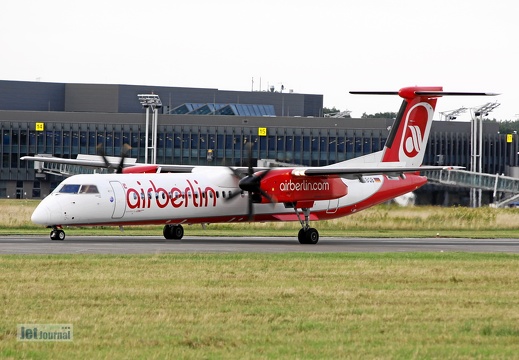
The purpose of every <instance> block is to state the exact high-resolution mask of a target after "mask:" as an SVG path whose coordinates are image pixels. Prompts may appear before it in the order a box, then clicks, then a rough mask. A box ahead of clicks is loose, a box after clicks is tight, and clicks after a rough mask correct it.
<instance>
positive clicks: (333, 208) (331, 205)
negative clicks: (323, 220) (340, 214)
mask: <svg viewBox="0 0 519 360" xmlns="http://www.w3.org/2000/svg"><path fill="white" fill-rule="evenodd" d="M338 208H339V199H333V200H330V201H329V202H328V209H326V213H328V214H335V213H336V212H337V209H338Z"/></svg>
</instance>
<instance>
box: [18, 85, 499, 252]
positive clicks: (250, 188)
mask: <svg viewBox="0 0 519 360" xmlns="http://www.w3.org/2000/svg"><path fill="white" fill-rule="evenodd" d="M351 93H352V94H377V95H399V96H400V97H402V98H403V102H402V106H401V107H400V110H399V112H398V115H397V117H396V120H395V123H394V125H393V127H392V128H391V131H390V133H389V136H388V139H387V141H386V144H385V145H384V148H383V149H382V150H381V151H379V152H376V153H373V154H369V155H364V156H361V157H358V158H355V159H351V160H347V161H343V162H339V163H336V164H333V165H329V166H323V167H304V166H301V167H291V168H254V167H252V165H251V164H250V161H249V166H248V167H225V166H176V165H155V164H153V165H149V164H148V165H144V164H141V165H139V164H130V165H128V164H125V162H124V156H122V157H121V159H120V161H119V162H115V163H114V162H112V161H110V160H109V159H108V158H107V157H105V156H104V155H102V160H103V162H104V164H105V166H106V167H108V168H109V169H110V168H113V169H114V170H115V172H114V173H109V174H91V175H75V176H71V177H69V178H67V179H65V180H64V181H63V182H61V183H60V184H59V185H58V186H57V187H56V189H55V190H54V191H53V192H52V193H51V194H49V195H48V196H47V197H46V198H45V199H43V200H42V201H41V203H40V204H39V205H38V207H37V208H36V209H35V210H34V213H33V214H32V217H31V220H32V221H33V222H34V223H36V224H40V225H43V226H47V227H49V228H51V229H52V230H51V233H50V238H51V239H52V240H64V239H65V232H64V230H63V226H101V225H102V226H106V225H114V226H120V227H123V226H127V225H140V224H161V225H164V228H163V235H164V237H165V238H166V239H177V240H179V239H182V237H183V236H184V228H183V225H186V224H209V223H236V222H266V221H299V223H300V224H301V229H300V230H299V233H298V236H297V237H298V240H299V242H300V243H301V244H316V243H317V242H318V240H319V233H318V231H317V230H316V229H315V228H313V227H311V226H310V221H317V220H326V219H333V218H338V217H342V216H346V215H350V214H354V213H356V212H358V211H361V210H363V209H366V208H369V207H371V206H373V205H376V204H379V203H382V202H385V201H388V200H390V199H393V198H395V197H397V196H400V195H403V194H406V193H408V192H410V191H413V190H416V189H418V188H419V187H421V186H422V185H424V184H425V183H426V182H427V178H426V177H424V176H421V175H420V173H419V172H420V171H422V170H443V169H448V168H449V167H442V166H421V165H422V161H423V158H424V153H425V147H426V144H427V140H428V137H429V132H430V129H431V124H432V118H433V113H434V108H435V106H436V102H437V99H438V98H439V97H442V96H447V95H495V94H490V93H461V92H444V91H443V89H442V87H407V88H402V89H401V90H400V91H398V92H376V91H375V92H372V91H368V92H364V91H360V92H359V91H357V92H351ZM249 154H250V151H249ZM22 159H23V160H39V161H46V162H53V161H54V162H61V163H69V164H79V165H87V166H93V164H92V162H89V161H82V160H77V159H76V160H74V159H59V158H41V157H38V156H36V157H31V156H26V157H23V158H22ZM98 165H99V164H96V166H98Z"/></svg>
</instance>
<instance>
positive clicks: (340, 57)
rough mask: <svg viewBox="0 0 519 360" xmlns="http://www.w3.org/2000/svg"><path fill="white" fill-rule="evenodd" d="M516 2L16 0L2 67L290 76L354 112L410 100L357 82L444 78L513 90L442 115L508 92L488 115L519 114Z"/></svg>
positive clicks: (383, 85)
mask: <svg viewBox="0 0 519 360" xmlns="http://www.w3.org/2000/svg"><path fill="white" fill-rule="evenodd" d="M516 14H517V12H516V11H515V10H514V8H513V2H510V1H505V0H494V1H488V0H435V1H416V0H392V1H388V0H362V1H359V0H320V1H315V0H313V1H309V0H261V1H245V0H219V1H218V0H189V1H186V0H176V1H171V0H155V1H135V0H89V1H70V0H46V1H41V0H17V1H9V2H4V3H3V4H2V10H1V11H0V79H1V80H21V81H44V82H66V83H101V84H105V83H106V84H136V85H157V86H181V87H205V88H218V89H220V90H238V91H250V90H254V91H259V90H263V91H265V90H267V88H268V87H269V86H274V87H275V88H276V89H277V90H280V88H281V85H283V86H284V88H285V91H288V90H289V89H291V90H293V91H294V92H296V93H307V94H322V95H324V106H325V107H334V106H335V107H336V108H338V109H340V110H350V111H352V113H351V115H352V117H360V116H361V115H362V114H363V113H364V112H366V113H368V114H373V113H376V112H387V111H394V112H397V111H398V108H399V106H400V102H401V99H399V98H398V97H396V96H395V97H392V96H364V95H350V94H349V93H348V92H349V91H351V90H384V91H395V90H398V89H400V88H402V87H406V86H414V85H420V86H443V88H444V90H446V91H478V92H496V93H500V94H501V95H499V96H496V97H488V98H487V97H461V98H460V97H448V98H446V97H444V98H441V99H440V100H439V101H438V105H437V108H436V112H437V113H436V115H435V119H439V118H440V115H439V114H438V113H439V112H446V111H450V110H455V109H458V108H460V107H466V108H475V107H479V106H481V105H484V104H486V103H488V102H495V101H497V102H498V103H499V104H500V105H499V106H498V107H497V108H496V109H495V110H494V111H493V112H492V114H491V115H489V117H490V118H496V119H498V120H516V119H519V87H518V85H519V71H518V63H519V62H518V60H519V29H518V26H517V16H516ZM253 79H254V83H253ZM260 84H261V89H260ZM458 119H460V120H469V119H470V111H467V112H466V113H465V114H463V115H460V116H459V118H458Z"/></svg>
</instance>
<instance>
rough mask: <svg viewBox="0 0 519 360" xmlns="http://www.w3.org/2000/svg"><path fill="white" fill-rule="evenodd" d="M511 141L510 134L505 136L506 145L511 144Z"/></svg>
mask: <svg viewBox="0 0 519 360" xmlns="http://www.w3.org/2000/svg"><path fill="white" fill-rule="evenodd" d="M512 139H513V136H512V134H506V142H507V143H511V142H512Z"/></svg>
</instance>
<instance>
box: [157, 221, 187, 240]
mask: <svg viewBox="0 0 519 360" xmlns="http://www.w3.org/2000/svg"><path fill="white" fill-rule="evenodd" d="M162 234H163V235H164V238H166V239H168V240H180V239H182V237H183V236H184V228H183V227H182V225H169V224H168V225H164V229H163V230H162Z"/></svg>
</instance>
